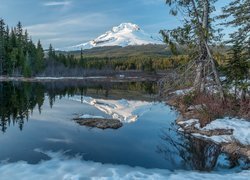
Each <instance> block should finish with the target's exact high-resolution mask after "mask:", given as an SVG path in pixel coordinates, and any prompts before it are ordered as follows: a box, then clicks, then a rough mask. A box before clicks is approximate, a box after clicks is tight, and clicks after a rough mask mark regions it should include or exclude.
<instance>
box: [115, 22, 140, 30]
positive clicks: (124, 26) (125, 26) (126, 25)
mask: <svg viewBox="0 0 250 180" xmlns="http://www.w3.org/2000/svg"><path fill="white" fill-rule="evenodd" d="M122 30H130V31H139V30H140V27H139V26H138V25H136V24H132V23H121V24H120V25H119V26H115V27H113V28H112V31H113V32H118V31H122Z"/></svg>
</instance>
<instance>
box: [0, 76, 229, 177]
mask: <svg viewBox="0 0 250 180" xmlns="http://www.w3.org/2000/svg"><path fill="white" fill-rule="evenodd" d="M86 98H91V99H94V100H99V101H100V100H102V102H106V101H107V102H110V101H112V102H121V100H122V102H124V101H125V102H126V103H129V102H132V103H131V104H133V103H137V102H141V103H148V104H150V107H149V106H148V105H147V106H143V108H141V109H140V110H139V109H138V110H137V111H134V112H133V113H138V114H139V115H138V118H137V119H136V120H135V121H132V122H124V123H123V127H121V128H119V129H117V130H113V129H106V130H101V129H97V128H89V127H85V126H80V125H79V124H77V123H76V122H75V121H73V118H75V117H77V116H80V115H84V114H88V115H93V116H102V117H105V118H112V115H111V113H107V112H106V113H105V111H102V110H100V109H98V108H97V107H96V106H93V105H91V104H89V103H86V102H85V101H84V99H86ZM0 103H1V105H0V118H1V121H0V128H1V132H2V133H1V135H0V147H1V148H0V161H2V162H3V164H2V165H1V166H0V172H1V173H0V174H2V173H3V172H4V171H5V170H6V169H7V168H6V166H7V167H11V165H12V166H16V167H17V169H16V171H17V172H18V170H20V172H21V173H23V172H22V168H21V167H25V166H29V167H30V166H31V165H37V166H38V165H41V164H43V163H51V164H46V166H45V165H44V164H43V165H44V166H43V168H41V167H40V166H39V167H37V169H39V173H46V172H47V171H48V169H52V170H53V169H55V170H56V169H57V170H58V168H59V167H58V166H56V164H57V165H58V164H63V163H62V162H68V163H67V165H69V164H70V163H72V162H69V161H71V160H72V159H74V161H77V162H74V163H73V165H72V164H71V166H70V167H68V166H66V165H65V166H63V168H62V169H63V170H65V171H66V172H68V171H69V172H71V171H72V172H74V170H76V169H78V168H79V166H77V167H75V169H73V170H72V168H73V167H74V166H75V165H79V163H82V162H84V163H85V164H84V165H85V166H86V167H88V168H89V167H90V166H92V167H93V168H94V167H98V168H99V169H100V168H103V169H109V168H111V169H112V168H114V167H117V166H118V167H119V166H122V168H123V169H124V167H126V169H128V168H134V167H137V168H138V167H140V168H142V169H141V171H145V172H147V173H148V172H151V171H150V170H149V169H151V170H152V169H153V170H154V171H153V172H158V170H160V171H163V172H164V170H166V172H171V171H186V170H201V171H208V170H216V169H218V168H224V169H228V167H229V166H225V164H220V162H219V161H217V160H218V159H219V160H220V159H221V158H223V157H224V155H223V154H221V153H220V151H219V147H218V146H217V145H215V144H212V143H208V142H205V141H201V140H199V139H194V138H193V137H190V136H188V135H184V134H183V133H182V132H178V130H177V129H178V127H177V126H176V125H175V120H176V118H177V117H178V113H177V112H176V111H175V110H174V109H173V108H171V107H170V106H168V105H166V104H165V103H164V102H160V101H159V99H158V98H157V85H156V84H155V83H153V82H125V83H122V82H120V83H111V82H89V81H80V80H79V81H72V80H70V81H53V82H2V83H0ZM142 110H143V111H142ZM54 161H56V162H54ZM72 161H73V160H72ZM23 162H25V163H24V164H22V163H23ZM52 162H53V163H52ZM59 162H60V163H59ZM222 162H224V161H222ZM20 163H21V164H20ZM86 163H89V164H87V165H86ZM91 163H92V164H91ZM96 163H97V164H96ZM100 163H101V164H100ZM81 165H82V164H81ZM106 166H107V167H106ZM110 166H111V167H110ZM113 166H114V167H113ZM1 167H2V169H1ZM32 167H33V166H32ZM45 167H47V168H45ZM86 167H85V169H88V168H86ZM65 168H66V169H65ZM67 168H68V169H67ZM98 168H96V169H98ZM26 169H27V168H26ZM30 169H31V168H30ZM37 169H36V170H37ZM59 169H60V168H59ZM94 169H95V168H94ZM36 170H35V171H36ZM147 170H148V171H147ZM86 171H90V170H89V169H88V170H86ZM119 171H121V168H120V169H119ZM59 172H60V171H59ZM63 172H64V171H63ZM125 172H127V171H125V170H124V171H123V173H125ZM26 173H27V175H28V176H31V174H32V173H31V172H30V171H28V172H26ZM29 173H30V174H29ZM47 173H48V175H49V172H47ZM61 173H62V172H61ZM161 173H162V172H161ZM161 173H160V174H161ZM17 174H18V173H17ZM52 174H53V173H52ZM151 174H152V173H151ZM3 177H4V176H3ZM31 177H32V176H31ZM112 177H114V176H113V175H112ZM132 177H134V176H132ZM13 179H14V178H13ZM66 179H67V178H66ZM69 179H70V178H69ZM76 179H77V178H76Z"/></svg>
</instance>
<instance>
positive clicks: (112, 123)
mask: <svg viewBox="0 0 250 180" xmlns="http://www.w3.org/2000/svg"><path fill="white" fill-rule="evenodd" d="M74 120H75V121H76V122H77V123H78V124H80V125H81V126H88V127H95V128H99V129H119V128H120V127H122V126H123V124H122V123H121V122H120V121H119V120H117V119H100V118H75V119H74Z"/></svg>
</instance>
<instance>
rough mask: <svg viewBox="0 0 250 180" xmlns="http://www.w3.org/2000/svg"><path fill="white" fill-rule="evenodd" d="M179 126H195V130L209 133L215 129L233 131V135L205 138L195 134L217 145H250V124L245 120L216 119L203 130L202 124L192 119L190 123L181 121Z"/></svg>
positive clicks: (195, 134) (196, 134)
mask: <svg viewBox="0 0 250 180" xmlns="http://www.w3.org/2000/svg"><path fill="white" fill-rule="evenodd" d="M179 124H184V125H185V126H190V125H193V124H195V128H197V129H200V130H203V131H209V130H215V129H232V130H233V134H232V135H217V136H211V137H209V136H205V135H201V134H198V133H193V135H194V136H196V137H201V138H205V139H210V140H212V141H214V142H216V143H222V142H226V143H227V142H232V141H237V142H240V143H241V144H243V145H250V122H249V121H247V120H244V119H237V118H228V117H226V118H223V119H216V120H214V121H212V122H211V123H210V124H208V125H206V126H205V127H203V128H201V127H200V123H199V121H198V120H195V119H191V120H189V121H181V122H179Z"/></svg>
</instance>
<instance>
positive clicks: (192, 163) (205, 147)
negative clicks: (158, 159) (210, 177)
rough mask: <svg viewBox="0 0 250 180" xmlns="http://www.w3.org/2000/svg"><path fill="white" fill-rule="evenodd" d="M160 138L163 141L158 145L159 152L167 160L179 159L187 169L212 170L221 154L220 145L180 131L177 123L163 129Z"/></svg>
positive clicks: (174, 160)
mask: <svg viewBox="0 0 250 180" xmlns="http://www.w3.org/2000/svg"><path fill="white" fill-rule="evenodd" d="M160 138H161V139H162V143H161V144H160V145H158V146H157V152H158V153H160V154H162V155H163V157H164V158H165V159H166V160H167V161H171V162H177V161H179V162H178V163H182V164H183V166H184V167H186V168H187V169H195V170H201V171H211V170H213V169H214V167H215V166H216V163H217V160H218V157H219V155H220V154H221V148H220V146H218V145H216V144H214V143H211V142H207V141H203V140H200V139H197V138H194V137H192V136H190V135H188V134H184V133H180V132H178V130H177V127H176V126H175V125H172V127H171V128H169V129H165V130H163V131H162V133H161V135H160ZM176 157H178V158H179V159H176Z"/></svg>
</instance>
